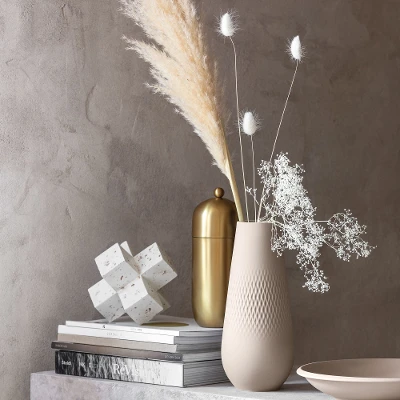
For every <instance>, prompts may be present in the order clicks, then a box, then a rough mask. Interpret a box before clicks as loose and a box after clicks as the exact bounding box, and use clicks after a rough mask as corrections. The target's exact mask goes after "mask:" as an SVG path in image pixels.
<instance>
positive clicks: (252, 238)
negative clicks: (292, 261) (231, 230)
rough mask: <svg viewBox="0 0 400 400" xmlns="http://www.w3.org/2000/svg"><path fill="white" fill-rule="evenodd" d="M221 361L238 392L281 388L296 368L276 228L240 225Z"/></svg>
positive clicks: (290, 320) (287, 300)
mask: <svg viewBox="0 0 400 400" xmlns="http://www.w3.org/2000/svg"><path fill="white" fill-rule="evenodd" d="M222 363H223V366H224V369H225V372H226V374H227V376H228V378H229V379H230V381H231V382H232V384H233V385H234V386H235V387H237V388H238V389H242V390H251V391H269V390H277V389H279V387H280V386H281V385H282V384H283V382H284V381H285V380H286V378H287V377H288V376H289V374H290V371H291V369H292V367H293V332H292V319H291V313H290V302H289V296H288V287H287V280H286V271H285V265H284V260H283V258H282V257H277V255H276V254H275V253H273V252H272V250H271V225H270V224H266V223H249V222H239V223H238V225H237V229H236V236H235V245H234V249H233V256H232V265H231V273H230V279H229V288H228V296H227V303H226V312H225V320H224V330H223V336H222Z"/></svg>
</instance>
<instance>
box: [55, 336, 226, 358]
mask: <svg viewBox="0 0 400 400" xmlns="http://www.w3.org/2000/svg"><path fill="white" fill-rule="evenodd" d="M51 348H52V349H55V350H64V351H73V352H78V353H79V352H80V353H93V354H99V355H106V356H115V357H129V358H136V359H144V360H163V361H181V362H199V361H207V360H218V359H221V351H219V350H215V351H201V352H199V351H196V352H187V353H166V352H162V351H150V350H136V349H124V348H121V347H110V346H96V345H90V344H81V343H68V342H58V341H54V342H53V343H52V344H51Z"/></svg>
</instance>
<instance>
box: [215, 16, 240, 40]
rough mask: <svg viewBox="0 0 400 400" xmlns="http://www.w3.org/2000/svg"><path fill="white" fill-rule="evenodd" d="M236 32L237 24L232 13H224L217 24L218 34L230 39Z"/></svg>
mask: <svg viewBox="0 0 400 400" xmlns="http://www.w3.org/2000/svg"><path fill="white" fill-rule="evenodd" d="M236 31H237V23H236V21H235V17H234V14H233V13H232V12H227V13H225V14H224V15H223V16H222V17H221V19H220V22H219V32H220V33H221V34H222V35H224V36H227V37H232V36H233V35H234V34H235V33H236Z"/></svg>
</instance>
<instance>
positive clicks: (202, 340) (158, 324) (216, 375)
mask: <svg viewBox="0 0 400 400" xmlns="http://www.w3.org/2000/svg"><path fill="white" fill-rule="evenodd" d="M221 338H222V329H221V328H211V329H208V328H202V327H200V326H198V325H197V324H196V322H195V321H194V320H193V319H188V318H177V317H168V316H159V317H157V318H156V319H155V320H153V321H152V322H150V323H149V324H147V325H137V324H135V323H134V322H133V321H132V320H130V319H128V318H121V319H119V320H118V321H116V322H111V323H108V322H107V321H106V320H96V321H85V322H84V321H67V322H66V323H65V325H59V327H58V340H57V341H54V342H53V343H52V346H51V347H52V348H53V349H55V350H57V351H56V355H55V370H56V373H58V374H64V375H75V376H84V377H88V378H102V379H115V380H121V381H129V382H143V383H151V384H156V385H167V386H179V387H187V386H196V385H210V384H214V383H219V382H225V381H227V380H228V379H227V377H226V375H225V372H224V370H223V368H222V362H221Z"/></svg>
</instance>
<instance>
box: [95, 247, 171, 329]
mask: <svg viewBox="0 0 400 400" xmlns="http://www.w3.org/2000/svg"><path fill="white" fill-rule="evenodd" d="M95 261H96V264H97V266H98V269H99V271H100V274H101V276H102V277H103V278H104V279H103V280H102V281H100V282H98V283H97V284H96V285H94V286H93V287H91V288H90V289H89V294H90V297H91V299H92V301H93V304H94V306H95V308H96V309H97V310H98V311H99V312H100V313H101V314H102V315H103V316H104V317H105V318H106V319H108V320H109V321H112V320H115V319H116V318H118V317H120V316H121V315H123V314H124V312H126V313H127V314H128V315H129V316H130V317H131V318H132V319H133V320H134V321H135V322H137V323H139V324H143V323H145V322H149V321H150V320H151V319H152V318H153V317H154V316H156V315H157V314H158V313H160V312H162V311H164V310H166V309H168V308H169V307H170V305H169V303H168V301H167V300H166V299H165V298H164V296H162V295H161V294H160V293H158V290H159V289H160V288H161V287H163V286H165V285H166V284H167V283H168V282H170V281H171V280H172V279H174V278H175V277H176V276H177V274H176V272H175V271H174V270H173V269H172V267H171V263H170V261H169V259H168V257H167V256H166V255H165V253H164V252H163V251H162V250H161V249H160V248H159V247H158V245H157V243H154V244H152V245H151V246H149V247H148V248H147V249H145V250H143V251H142V252H140V253H139V254H137V255H136V256H134V257H133V256H132V251H131V249H130V248H129V245H128V243H127V242H124V243H122V244H121V245H119V244H117V243H116V244H115V245H113V246H112V247H110V248H109V249H108V250H106V251H105V252H104V253H102V254H100V255H99V256H98V257H97V258H96V259H95Z"/></svg>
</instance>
